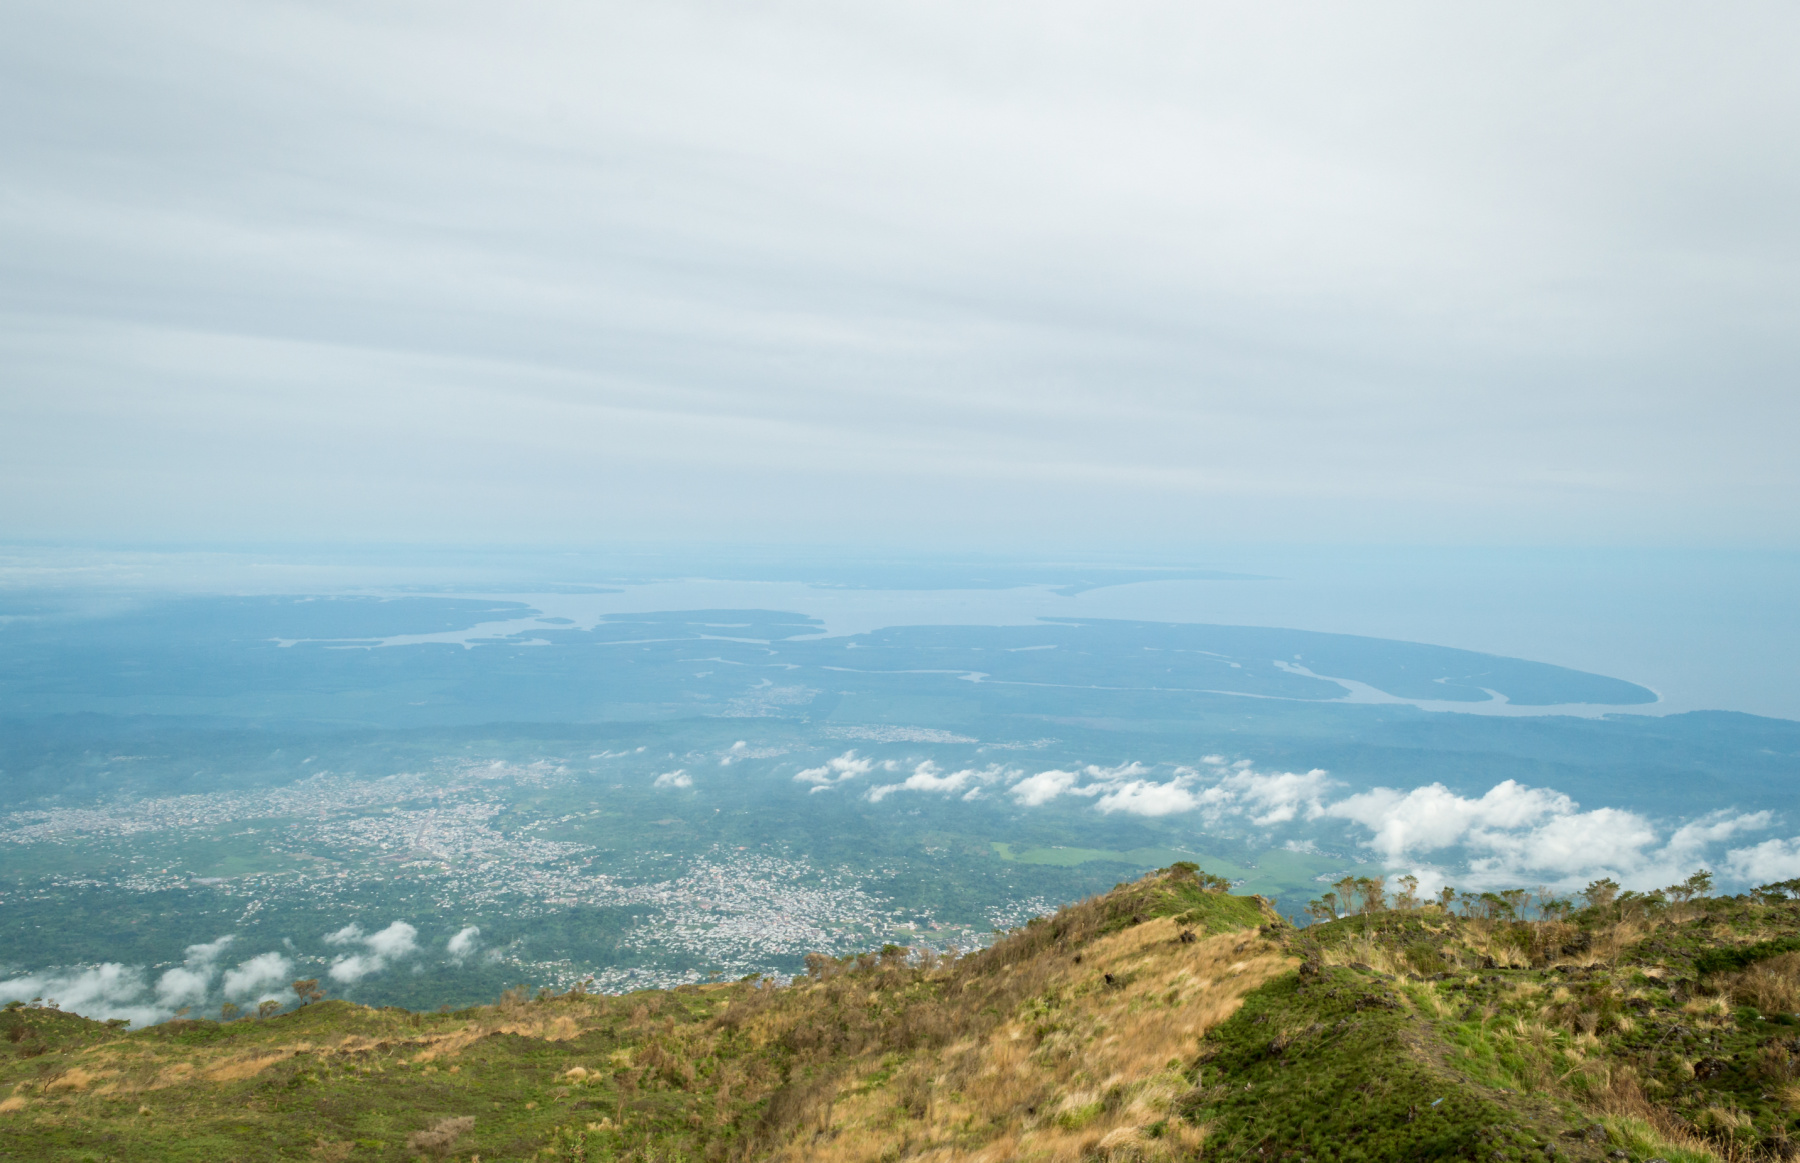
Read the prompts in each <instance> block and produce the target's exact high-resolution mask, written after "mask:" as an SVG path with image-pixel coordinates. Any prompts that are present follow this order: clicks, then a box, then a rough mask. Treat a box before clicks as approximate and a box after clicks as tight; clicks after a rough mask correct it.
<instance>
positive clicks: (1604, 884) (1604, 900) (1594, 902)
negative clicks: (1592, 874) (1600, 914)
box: [1581, 876, 1619, 909]
mask: <svg viewBox="0 0 1800 1163" xmlns="http://www.w3.org/2000/svg"><path fill="white" fill-rule="evenodd" d="M1581 895H1582V897H1583V899H1585V900H1586V901H1587V903H1588V908H1590V909H1603V908H1605V907H1606V906H1607V905H1610V904H1612V903H1613V900H1614V899H1615V898H1616V897H1618V895H1619V882H1618V881H1616V880H1614V879H1613V878H1612V877H1610V876H1607V877H1602V878H1601V879H1599V880H1595V881H1590V882H1589V883H1588V886H1587V887H1586V888H1584V889H1582V890H1581Z"/></svg>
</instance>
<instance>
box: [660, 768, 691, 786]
mask: <svg viewBox="0 0 1800 1163" xmlns="http://www.w3.org/2000/svg"><path fill="white" fill-rule="evenodd" d="M655 786H656V787H693V786H694V777H693V776H691V775H689V774H688V773H687V771H686V770H685V769H679V768H678V769H677V770H675V771H665V772H663V773H662V774H661V775H659V776H657V777H656V784H655Z"/></svg>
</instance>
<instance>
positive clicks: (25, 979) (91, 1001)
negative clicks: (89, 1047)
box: [0, 961, 169, 1026]
mask: <svg viewBox="0 0 1800 1163" xmlns="http://www.w3.org/2000/svg"><path fill="white" fill-rule="evenodd" d="M146 989H147V986H146V985H145V982H144V971H143V969H142V968H139V967H136V966H126V965H120V964H119V963H118V962H115V961H109V962H106V963H105V964H102V965H94V966H90V967H87V968H84V969H79V970H76V971H73V972H66V971H57V970H47V971H45V972H42V973H29V974H25V975H23V976H20V977H15V978H11V979H10V980H7V981H0V1001H30V1000H31V999H32V998H43V999H44V1000H45V1001H46V1002H49V1001H54V1002H56V1004H57V1008H59V1009H64V1010H68V1011H69V1012H70V1013H76V1014H80V1015H82V1016H83V1017H87V1018H94V1019H100V1020H103V1019H106V1018H125V1019H127V1020H128V1021H130V1022H131V1024H132V1025H134V1026H147V1025H151V1024H153V1023H155V1022H160V1021H162V1020H163V1019H165V1018H167V1017H168V1016H169V1009H168V1007H166V1006H162V1005H157V1004H152V1003H151V1002H150V1001H148V1000H146V999H145V998H144V993H145V991H146Z"/></svg>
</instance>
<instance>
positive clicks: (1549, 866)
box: [870, 755, 1800, 889]
mask: <svg viewBox="0 0 1800 1163" xmlns="http://www.w3.org/2000/svg"><path fill="white" fill-rule="evenodd" d="M956 774H958V775H966V774H967V773H956ZM954 779H955V776H954V775H952V776H945V775H943V774H941V773H939V772H938V771H937V770H936V768H934V767H931V766H930V765H922V766H921V767H920V769H919V771H918V772H917V773H915V775H914V776H913V778H911V779H909V780H907V781H906V782H905V783H904V784H895V785H891V786H889V787H885V788H878V789H876V790H875V792H873V793H871V797H870V798H872V799H879V798H881V797H882V796H885V795H888V794H891V793H892V792H895V791H900V790H903V789H906V788H908V787H918V788H920V789H922V790H928V789H943V790H949V785H950V783H951V782H952V781H953V780H954ZM964 782H967V781H966V780H965V781H964ZM1340 786H1341V785H1340V784H1339V782H1338V781H1337V780H1334V779H1333V778H1332V777H1331V775H1330V774H1329V773H1328V772H1326V771H1324V770H1322V769H1319V768H1314V769H1312V770H1310V771H1305V772H1293V771H1283V772H1261V771H1257V770H1256V769H1255V766H1254V764H1253V762H1252V761H1250V760H1245V759H1240V760H1236V761H1234V762H1230V763H1227V762H1226V760H1225V758H1224V757H1223V756H1220V755H1208V756H1205V757H1204V758H1202V759H1201V761H1200V763H1199V765H1197V766H1195V767H1177V768H1175V770H1174V772H1173V774H1172V775H1171V776H1169V777H1168V778H1166V779H1157V778H1155V776H1154V774H1153V772H1152V769H1151V768H1148V767H1145V766H1144V765H1142V764H1139V763H1125V764H1119V765H1116V766H1112V767H1101V766H1096V765H1089V766H1087V767H1084V768H1082V769H1080V771H1079V772H1075V771H1067V770H1063V769H1060V768H1053V769H1050V770H1047V771H1040V772H1037V773H1035V774H1031V775H1017V776H1013V777H1011V783H1010V786H1009V787H1008V788H1007V794H1008V795H1009V796H1011V797H1012V800H1013V802H1014V803H1016V804H1018V805H1020V806H1021V807H1039V806H1042V805H1044V804H1048V803H1050V802H1052V801H1054V800H1056V799H1058V798H1060V797H1063V796H1089V797H1092V798H1093V799H1094V807H1095V809H1096V810H1097V811H1100V812H1104V813H1108V814H1112V813H1125V814H1128V815H1137V816H1147V817H1158V816H1174V815H1180V814H1183V813H1188V812H1193V813H1197V814H1198V815H1199V816H1200V817H1202V818H1203V819H1204V820H1206V821H1207V822H1208V823H1209V824H1214V825H1216V824H1220V823H1225V822H1228V821H1233V820H1236V821H1241V822H1243V823H1245V824H1248V825H1250V826H1252V827H1255V828H1264V829H1276V828H1285V827H1288V826H1292V825H1297V824H1301V823H1308V822H1316V821H1320V820H1340V821H1343V822H1344V823H1346V824H1349V825H1352V826H1353V827H1355V828H1358V829H1361V830H1362V831H1364V832H1366V836H1364V837H1363V838H1362V839H1361V841H1360V842H1361V844H1362V845H1363V846H1364V847H1366V848H1368V849H1370V850H1371V852H1372V853H1373V854H1374V855H1375V856H1376V857H1377V858H1379V859H1380V860H1382V861H1385V862H1387V863H1389V864H1392V865H1401V864H1410V863H1411V862H1418V861H1426V862H1428V863H1426V864H1422V865H1419V866H1417V867H1413V868H1412V871H1414V872H1415V873H1417V874H1418V875H1420V877H1421V879H1422V880H1423V881H1426V882H1428V883H1431V884H1440V883H1444V878H1445V877H1446V876H1447V875H1448V874H1447V873H1444V872H1443V871H1442V870H1440V869H1436V868H1433V867H1432V866H1431V865H1430V863H1429V862H1430V861H1434V860H1448V861H1451V862H1453V863H1455V864H1466V866H1467V868H1466V872H1464V873H1461V874H1458V876H1457V879H1458V880H1459V881H1462V882H1464V883H1465V885H1466V886H1468V887H1480V886H1485V885H1490V884H1508V885H1511V884H1530V883H1555V884H1556V885H1558V886H1560V887H1564V888H1569V887H1578V886H1579V885H1581V884H1582V883H1585V881H1586V880H1589V879H1594V878H1596V877H1600V876H1611V877H1614V878H1616V879H1618V880H1620V881H1621V882H1622V883H1624V884H1626V885H1628V886H1629V887H1633V888H1638V889H1649V888H1657V887H1662V886H1664V885H1668V884H1672V883H1674V882H1676V881H1678V880H1681V879H1683V878H1685V877H1686V876H1687V875H1688V874H1690V873H1691V872H1693V871H1694V869H1695V868H1698V867H1701V866H1704V865H1709V864H1710V865H1712V866H1715V867H1720V868H1723V869H1725V870H1726V871H1728V872H1729V873H1730V874H1731V875H1732V876H1735V877H1738V878H1741V879H1745V880H1758V879H1760V880H1777V879H1785V878H1787V877H1790V876H1796V875H1800V837H1796V838H1795V839H1794V840H1792V841H1783V840H1770V841H1766V842H1764V843H1762V844H1758V845H1756V846H1754V847H1746V848H1739V849H1734V850H1732V851H1731V852H1729V853H1724V854H1720V853H1719V852H1718V849H1719V848H1720V846H1722V845H1723V844H1724V843H1726V842H1727V841H1729V840H1731V839H1732V838H1734V837H1737V836H1740V835H1743V834H1745V833H1749V832H1755V831H1759V830H1761V829H1764V828H1767V827H1769V826H1770V825H1771V824H1772V823H1773V822H1774V816H1773V815H1772V813H1770V812H1766V811H1759V812H1738V811H1735V810H1732V809H1722V810H1719V811H1715V812H1712V813H1709V814H1707V815H1705V816H1703V817H1701V818H1699V819H1697V820H1691V821H1688V822H1686V823H1682V824H1679V825H1678V826H1673V827H1671V826H1670V825H1667V824H1659V823H1657V822H1655V821H1653V820H1651V819H1649V818H1648V817H1646V816H1643V815H1641V814H1639V813H1637V812H1632V811H1628V810H1625V809H1620V808H1607V807H1602V808H1595V809H1592V810H1585V811H1584V810H1583V809H1582V808H1581V806H1580V805H1579V804H1577V803H1576V802H1575V801H1574V800H1573V799H1572V798H1570V797H1569V796H1567V795H1565V794H1563V793H1562V792H1559V791H1556V790H1555V789H1553V788H1538V787H1529V786H1526V785H1525V784H1522V783H1520V782H1518V781H1517V780H1503V781H1502V782H1500V783H1497V784H1495V785H1494V786H1493V787H1491V788H1489V789H1488V790H1487V791H1486V792H1484V793H1483V794H1481V795H1479V796H1465V795H1461V794H1459V793H1456V792H1453V791H1451V790H1450V789H1449V788H1447V787H1445V786H1444V785H1443V784H1441V783H1432V784H1427V785H1425V786H1422V787H1415V788H1411V789H1406V790H1402V789H1397V788H1389V787H1377V788H1372V789H1369V790H1367V791H1362V792H1357V793H1355V794H1352V795H1346V796H1343V797H1342V798H1341V799H1335V800H1334V799H1332V798H1331V795H1332V793H1333V791H1334V790H1335V789H1338V788H1339V787H1340ZM1284 843H1285V844H1286V846H1287V847H1289V848H1295V846H1296V845H1299V846H1301V847H1299V848H1295V850H1301V851H1304V850H1308V847H1309V846H1310V847H1312V848H1316V844H1315V842H1314V841H1313V840H1311V839H1307V838H1304V837H1292V838H1287V839H1285V840H1284Z"/></svg>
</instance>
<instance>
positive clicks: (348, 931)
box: [325, 921, 419, 985]
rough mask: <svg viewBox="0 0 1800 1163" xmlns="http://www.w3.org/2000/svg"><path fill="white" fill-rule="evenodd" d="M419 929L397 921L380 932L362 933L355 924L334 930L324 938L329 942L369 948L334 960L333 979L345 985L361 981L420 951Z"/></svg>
mask: <svg viewBox="0 0 1800 1163" xmlns="http://www.w3.org/2000/svg"><path fill="white" fill-rule="evenodd" d="M418 936H419V931H418V930H417V929H415V928H413V927H412V926H411V925H409V924H407V923H406V922H405V921H395V922H394V923H393V924H391V925H389V926H388V927H387V928H385V929H382V930H381V931H380V932H377V933H370V934H368V935H367V936H365V935H364V934H363V931H362V928H361V927H360V926H358V925H356V924H349V925H345V926H344V927H343V928H341V929H339V930H337V931H336V932H335V933H329V934H327V935H326V937H325V943H326V944H327V945H354V944H358V943H361V944H362V945H363V946H364V948H366V949H367V950H368V952H366V953H346V954H344V955H343V956H341V957H339V958H338V959H337V960H336V961H333V962H332V963H331V968H330V969H328V970H326V972H327V973H328V974H329V975H330V976H331V979H332V980H333V981H337V982H342V983H343V984H345V985H349V984H352V983H354V982H358V981H361V980H362V979H363V978H365V977H368V976H369V975H371V974H374V973H380V972H381V971H382V970H384V969H386V968H387V967H388V965H389V964H390V963H392V962H394V961H397V960H399V959H400V958H402V957H405V956H407V955H408V954H411V953H415V952H417V951H418V948H419V943H418Z"/></svg>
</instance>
